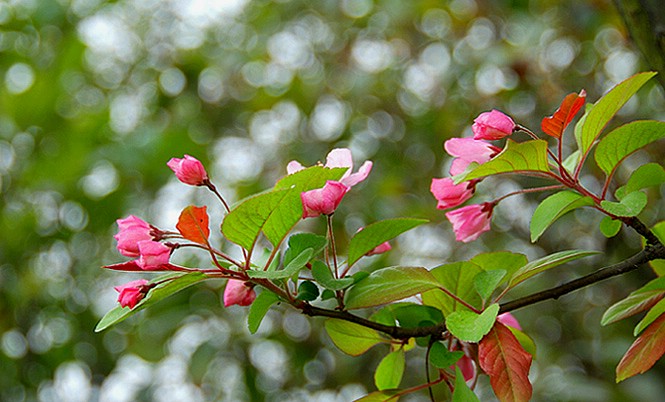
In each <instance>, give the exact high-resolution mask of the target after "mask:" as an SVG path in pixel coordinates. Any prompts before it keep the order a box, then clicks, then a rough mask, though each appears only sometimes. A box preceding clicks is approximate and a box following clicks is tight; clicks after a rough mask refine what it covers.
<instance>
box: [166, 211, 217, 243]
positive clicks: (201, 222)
mask: <svg viewBox="0 0 665 402" xmlns="http://www.w3.org/2000/svg"><path fill="white" fill-rule="evenodd" d="M206 208H207V207H195V206H193V205H190V206H188V207H187V208H185V209H183V210H182V212H181V213H180V218H178V224H177V225H175V227H176V229H178V231H179V232H180V234H181V235H182V237H184V238H185V239H187V240H191V241H193V242H195V243H199V244H204V245H206V244H208V236H210V229H209V227H208V213H207V212H206Z"/></svg>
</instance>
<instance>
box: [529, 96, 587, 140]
mask: <svg viewBox="0 0 665 402" xmlns="http://www.w3.org/2000/svg"><path fill="white" fill-rule="evenodd" d="M585 99H586V92H585V91H584V90H581V91H580V93H579V95H578V94H576V93H572V94H568V95H567V96H566V97H565V98H563V102H561V106H559V108H558V109H557V110H556V112H554V114H553V115H552V116H550V117H545V118H544V119H543V122H542V123H541V126H540V127H541V128H542V130H543V132H544V133H545V134H547V135H550V136H552V137H554V138H561V135H563V131H564V130H565V129H566V127H568V124H570V122H571V120H573V117H575V115H576V114H577V112H578V111H579V110H580V109H581V108H582V106H583V105H584V100H585Z"/></svg>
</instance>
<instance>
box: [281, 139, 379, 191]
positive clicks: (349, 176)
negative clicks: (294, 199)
mask: <svg viewBox="0 0 665 402" xmlns="http://www.w3.org/2000/svg"><path fill="white" fill-rule="evenodd" d="M324 166H325V167H327V168H348V170H347V171H346V172H345V173H344V176H342V178H341V179H339V182H340V183H342V184H344V185H345V186H347V187H353V186H355V185H356V184H358V183H360V182H361V181H363V180H365V179H366V178H367V176H368V175H369V172H370V171H371V170H372V162H371V161H365V163H363V164H362V166H360V169H358V171H357V172H356V173H352V171H353V156H352V155H351V150H350V149H348V148H335V149H333V150H332V151H330V152H329V153H328V156H327V157H326V164H325V165H324ZM304 168H305V167H304V166H303V165H301V164H300V162H298V161H291V162H289V164H288V165H287V166H286V172H287V173H288V174H292V173H295V172H297V171H300V170H303V169H304Z"/></svg>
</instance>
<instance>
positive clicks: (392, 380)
mask: <svg viewBox="0 0 665 402" xmlns="http://www.w3.org/2000/svg"><path fill="white" fill-rule="evenodd" d="M404 366H405V359H404V350H402V349H398V350H396V351H394V352H391V353H388V354H387V355H386V356H385V357H384V358H383V359H381V362H380V363H379V365H378V366H377V368H376V372H374V384H376V388H377V389H378V390H379V391H383V390H386V389H392V388H397V387H399V383H400V382H402V375H403V374H404Z"/></svg>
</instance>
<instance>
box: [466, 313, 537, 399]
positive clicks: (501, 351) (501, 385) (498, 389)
mask: <svg viewBox="0 0 665 402" xmlns="http://www.w3.org/2000/svg"><path fill="white" fill-rule="evenodd" d="M531 360H532V358H531V355H530V354H529V353H527V352H526V351H525V350H524V348H522V345H520V343H519V341H518V340H517V338H516V337H515V335H513V333H512V332H511V331H510V329H508V328H507V327H506V326H505V325H503V324H501V323H500V322H497V323H496V324H495V325H494V327H492V329H491V330H490V332H489V333H488V334H487V335H485V337H484V338H483V339H482V340H481V341H480V343H479V344H478V363H479V364H480V368H482V369H483V371H485V373H487V375H489V377H490V384H491V385H492V389H493V390H494V393H495V394H496V396H497V397H498V398H499V400H500V401H502V402H522V401H524V402H526V401H528V400H529V399H531V394H532V393H533V389H532V387H531V383H530V382H529V369H530V368H531Z"/></svg>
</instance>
